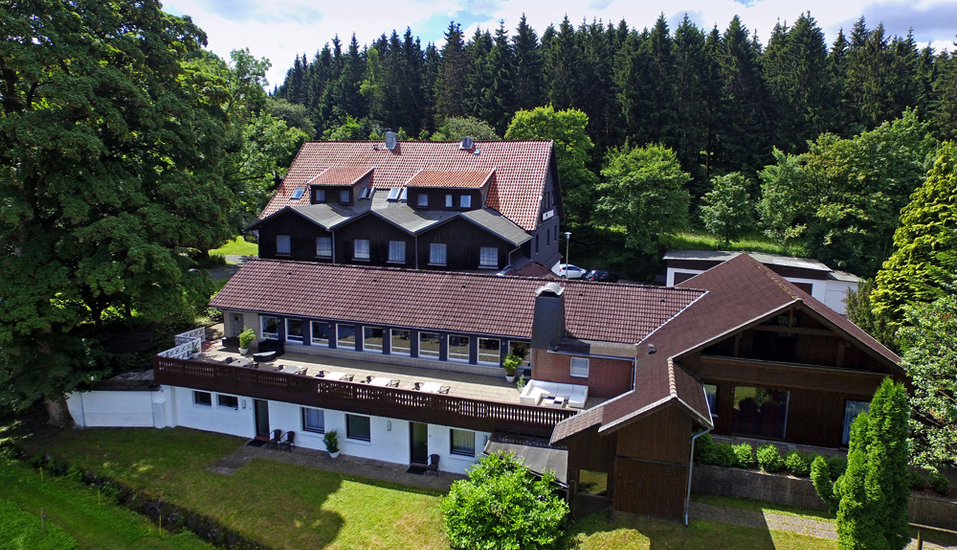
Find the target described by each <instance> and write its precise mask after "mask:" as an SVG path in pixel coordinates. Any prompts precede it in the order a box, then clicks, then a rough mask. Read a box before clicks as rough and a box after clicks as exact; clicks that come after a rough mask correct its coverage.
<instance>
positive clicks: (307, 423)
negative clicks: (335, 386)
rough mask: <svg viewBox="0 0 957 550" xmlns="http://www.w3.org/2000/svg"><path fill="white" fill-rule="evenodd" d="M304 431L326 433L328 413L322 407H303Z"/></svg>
mask: <svg viewBox="0 0 957 550" xmlns="http://www.w3.org/2000/svg"><path fill="white" fill-rule="evenodd" d="M302 431H304V432H315V433H320V434H321V433H325V431H326V415H325V413H324V412H323V411H322V409H313V408H311V407H303V408H302Z"/></svg>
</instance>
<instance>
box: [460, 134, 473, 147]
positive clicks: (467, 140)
mask: <svg viewBox="0 0 957 550" xmlns="http://www.w3.org/2000/svg"><path fill="white" fill-rule="evenodd" d="M473 146H475V138H472V137H468V136H466V137H464V138H462V143H461V144H459V149H462V150H465V151H471V150H472V147H473Z"/></svg>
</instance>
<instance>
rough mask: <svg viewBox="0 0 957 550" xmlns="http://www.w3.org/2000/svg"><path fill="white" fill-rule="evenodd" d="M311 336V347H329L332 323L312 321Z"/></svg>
mask: <svg viewBox="0 0 957 550" xmlns="http://www.w3.org/2000/svg"><path fill="white" fill-rule="evenodd" d="M311 336H312V339H311V342H312V345H314V346H325V347H329V339H330V338H332V323H324V322H322V321H313V322H312V335H311Z"/></svg>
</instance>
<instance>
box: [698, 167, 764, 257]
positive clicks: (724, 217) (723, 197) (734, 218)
mask: <svg viewBox="0 0 957 550" xmlns="http://www.w3.org/2000/svg"><path fill="white" fill-rule="evenodd" d="M711 183H712V188H711V191H708V193H707V194H705V196H704V198H703V199H702V203H701V221H702V222H704V226H705V228H706V229H707V230H708V231H710V232H711V233H714V234H715V235H717V236H718V237H721V238H722V239H724V244H725V245H728V244H730V243H731V241H732V240H736V239H739V238H740V237H741V236H742V235H744V234H745V233H747V232H748V231H749V230H750V229H751V228H752V227H754V205H753V204H752V203H751V195H750V194H748V191H747V188H748V184H747V180H746V179H745V178H744V176H742V175H741V173H740V172H732V173H730V174H728V175H726V176H716V177H714V178H712V180H711Z"/></svg>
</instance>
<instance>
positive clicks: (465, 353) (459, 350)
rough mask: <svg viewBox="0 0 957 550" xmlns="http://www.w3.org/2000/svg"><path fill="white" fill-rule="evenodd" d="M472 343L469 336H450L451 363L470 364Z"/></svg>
mask: <svg viewBox="0 0 957 550" xmlns="http://www.w3.org/2000/svg"><path fill="white" fill-rule="evenodd" d="M470 342H471V338H469V337H468V336H449V361H458V362H460V363H468V362H469V343H470Z"/></svg>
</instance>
